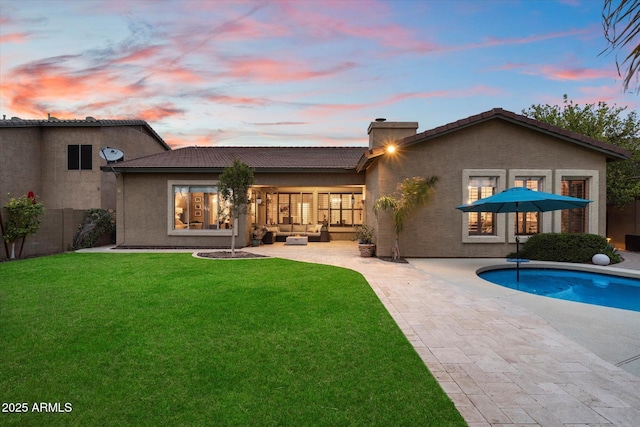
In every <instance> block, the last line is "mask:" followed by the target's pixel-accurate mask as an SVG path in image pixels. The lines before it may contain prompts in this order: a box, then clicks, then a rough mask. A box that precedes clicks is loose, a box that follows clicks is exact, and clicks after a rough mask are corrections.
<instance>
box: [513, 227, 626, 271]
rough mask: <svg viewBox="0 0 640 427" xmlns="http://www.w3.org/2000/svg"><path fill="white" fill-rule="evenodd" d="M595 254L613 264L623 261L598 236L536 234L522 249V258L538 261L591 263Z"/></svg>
mask: <svg viewBox="0 0 640 427" xmlns="http://www.w3.org/2000/svg"><path fill="white" fill-rule="evenodd" d="M595 254H605V255H607V256H608V257H609V258H610V259H611V263H612V264H615V263H618V262H620V261H622V259H621V258H620V255H619V254H618V252H617V250H616V249H615V248H614V247H613V246H612V245H611V244H610V243H608V242H607V239H605V238H604V237H602V236H599V235H597V234H561V233H543V234H535V235H533V236H531V237H529V240H527V242H526V243H525V244H524V245H522V246H521V247H520V258H527V259H534V260H538V261H556V262H577V263H589V262H591V258H592V257H593V256H594V255H595ZM508 257H509V258H512V257H515V254H513V253H512V254H509V256H508Z"/></svg>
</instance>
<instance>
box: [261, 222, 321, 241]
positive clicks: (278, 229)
mask: <svg viewBox="0 0 640 427" xmlns="http://www.w3.org/2000/svg"><path fill="white" fill-rule="evenodd" d="M321 228H322V224H278V225H274V226H270V227H267V230H268V231H271V232H273V234H274V236H275V238H276V242H285V241H286V240H287V237H288V236H296V235H300V236H307V237H308V238H309V241H310V242H319V241H320V229H321Z"/></svg>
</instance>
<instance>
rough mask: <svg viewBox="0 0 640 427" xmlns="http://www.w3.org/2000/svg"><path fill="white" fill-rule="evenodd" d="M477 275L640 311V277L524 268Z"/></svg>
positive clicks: (519, 287)
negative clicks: (632, 277) (518, 273)
mask: <svg viewBox="0 0 640 427" xmlns="http://www.w3.org/2000/svg"><path fill="white" fill-rule="evenodd" d="M478 276H480V277H481V278H483V279H484V280H487V281H489V282H492V283H495V284H497V285H500V286H504V287H507V288H511V289H517V290H519V291H523V292H528V293H530V294H535V295H542V296H546V297H550V298H558V299H563V300H568V301H577V302H583V303H587V304H595V305H602V306H605V307H615V308H622V309H625V310H633V311H640V279H631V278H626V277H620V276H612V275H608V274H600V273H589V272H584V271H576V270H556V269H548V268H521V269H520V281H519V282H518V281H516V269H515V268H509V269H502V270H489V271H485V272H483V273H479V274H478Z"/></svg>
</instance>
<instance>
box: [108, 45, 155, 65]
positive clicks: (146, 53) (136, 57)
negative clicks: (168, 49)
mask: <svg viewBox="0 0 640 427" xmlns="http://www.w3.org/2000/svg"><path fill="white" fill-rule="evenodd" d="M161 49H162V48H161V47H160V46H146V47H143V48H140V49H136V50H134V51H133V52H131V53H128V54H126V55H124V56H122V57H120V58H117V59H115V60H113V63H114V64H130V63H135V62H139V61H144V60H147V59H149V58H155V57H156V56H157V55H158V53H159V52H160V50H161Z"/></svg>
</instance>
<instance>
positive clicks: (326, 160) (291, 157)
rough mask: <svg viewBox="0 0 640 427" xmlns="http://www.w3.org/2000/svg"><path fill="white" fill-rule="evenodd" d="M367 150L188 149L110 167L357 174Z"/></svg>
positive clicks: (331, 148) (324, 148)
mask: <svg viewBox="0 0 640 427" xmlns="http://www.w3.org/2000/svg"><path fill="white" fill-rule="evenodd" d="M365 151H366V148H365V147H185V148H180V149H177V150H172V151H167V152H164V153H158V154H153V155H150V156H146V157H140V158H138V159H132V160H126V161H124V162H121V163H114V164H111V165H110V166H113V168H114V169H115V170H116V171H123V172H143V171H144V172H152V171H153V172H165V171H181V170H185V171H193V172H195V171H211V170H216V169H217V170H222V169H224V168H226V167H228V166H231V165H232V164H233V161H234V160H235V159H239V160H241V161H242V162H244V163H246V164H247V165H249V166H250V167H251V168H253V169H255V170H256V171H261V172H268V171H282V172H285V171H291V172H293V171H298V170H306V171H309V170H318V171H320V170H324V171H327V170H335V171H345V170H353V171H355V168H356V165H357V164H358V160H359V159H360V157H362V155H363V154H364V152H365Z"/></svg>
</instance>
